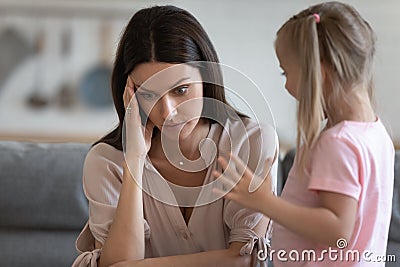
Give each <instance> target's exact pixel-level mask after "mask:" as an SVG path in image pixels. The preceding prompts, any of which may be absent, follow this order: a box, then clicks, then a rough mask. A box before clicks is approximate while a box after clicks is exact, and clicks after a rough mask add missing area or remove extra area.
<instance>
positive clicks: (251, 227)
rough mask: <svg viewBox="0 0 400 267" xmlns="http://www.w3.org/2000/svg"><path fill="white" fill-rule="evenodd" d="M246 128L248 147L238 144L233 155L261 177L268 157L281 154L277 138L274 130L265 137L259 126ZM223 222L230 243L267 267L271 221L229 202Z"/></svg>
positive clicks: (274, 171) (274, 180)
mask: <svg viewBox="0 0 400 267" xmlns="http://www.w3.org/2000/svg"><path fill="white" fill-rule="evenodd" d="M245 125H246V127H245V128H246V131H247V133H246V139H247V140H248V143H247V144H246V143H245V142H243V143H242V144H239V146H238V147H237V148H236V151H235V148H233V153H235V154H237V155H238V156H239V157H240V158H242V160H244V161H245V162H247V166H248V167H249V168H250V169H251V170H253V171H254V173H255V174H256V175H258V176H261V175H262V173H263V172H264V163H265V160H266V159H267V158H268V157H273V156H274V154H275V151H277V150H278V139H277V135H276V132H275V131H274V130H273V129H266V131H268V132H264V133H262V132H261V131H260V129H259V127H258V126H257V125H254V124H252V123H251V122H248V121H247V122H246V121H245ZM233 128H235V127H233ZM233 130H235V129H233ZM233 139H234V138H233ZM246 159H247V160H246ZM277 162H278V161H275V163H274V164H273V166H272V169H271V176H272V180H273V185H274V186H273V187H274V189H273V190H275V188H276V179H277V170H278V164H277ZM265 204H267V203H265ZM224 222H225V224H226V225H227V226H228V228H229V229H230V236H229V243H232V242H242V243H245V244H244V245H243V247H242V248H241V250H240V254H241V255H250V254H252V255H253V257H257V256H258V260H257V261H258V262H259V263H261V264H265V263H266V262H265V260H266V258H267V257H266V255H267V253H268V247H269V238H270V234H271V229H272V224H271V222H270V221H269V219H268V218H266V217H265V216H263V215H262V214H261V213H258V212H255V211H253V210H250V209H247V208H244V207H242V206H240V205H239V204H237V203H236V202H234V201H231V200H227V201H225V204H224ZM258 224H264V225H263V226H264V227H259V228H258V229H263V232H256V230H255V229H257V226H258ZM264 230H265V231H264ZM258 231H260V230H258ZM253 262H254V261H253Z"/></svg>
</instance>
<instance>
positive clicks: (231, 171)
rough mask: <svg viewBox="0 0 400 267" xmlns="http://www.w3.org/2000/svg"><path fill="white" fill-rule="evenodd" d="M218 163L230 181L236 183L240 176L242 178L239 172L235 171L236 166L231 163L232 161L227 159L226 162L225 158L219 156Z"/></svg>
mask: <svg viewBox="0 0 400 267" xmlns="http://www.w3.org/2000/svg"><path fill="white" fill-rule="evenodd" d="M218 163H219V164H220V165H221V167H222V169H223V170H224V176H227V177H229V178H230V180H231V181H233V182H235V183H237V182H238V181H239V180H240V178H242V175H241V173H238V172H237V170H236V167H235V165H234V164H233V161H229V163H228V162H227V161H226V159H225V158H223V157H219V158H218Z"/></svg>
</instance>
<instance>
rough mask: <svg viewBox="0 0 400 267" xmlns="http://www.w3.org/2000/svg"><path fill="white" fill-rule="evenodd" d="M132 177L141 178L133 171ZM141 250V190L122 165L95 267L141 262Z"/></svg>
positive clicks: (142, 245) (142, 233) (143, 246)
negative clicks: (110, 218) (115, 201)
mask: <svg viewBox="0 0 400 267" xmlns="http://www.w3.org/2000/svg"><path fill="white" fill-rule="evenodd" d="M138 165H139V167H138V168H137V170H140V169H141V168H140V165H141V164H138ZM132 175H133V176H136V177H139V176H140V177H141V171H136V172H135V173H133V174H132ZM139 180H140V179H139ZM96 246H97V247H98V246H99V244H98V243H97V245H96ZM144 249H145V244H144V223H143V200H142V190H141V188H140V186H138V184H137V183H136V180H135V179H133V177H132V176H131V173H130V172H129V169H128V167H127V166H126V164H124V168H123V182H122V188H121V193H120V196H119V200H118V206H117V209H116V212H115V217H114V220H113V223H112V225H111V227H110V231H109V234H108V237H107V239H106V240H105V243H104V245H103V249H102V252H101V256H100V259H99V260H98V265H99V267H102V266H110V265H112V264H114V263H117V262H121V261H126V260H133V259H135V260H139V259H144Z"/></svg>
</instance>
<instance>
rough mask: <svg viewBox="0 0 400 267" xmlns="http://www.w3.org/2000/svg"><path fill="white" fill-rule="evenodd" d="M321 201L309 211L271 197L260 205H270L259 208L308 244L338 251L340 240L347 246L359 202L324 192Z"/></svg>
mask: <svg viewBox="0 0 400 267" xmlns="http://www.w3.org/2000/svg"><path fill="white" fill-rule="evenodd" d="M319 199H320V207H317V208H310V207H302V206H298V205H295V204H292V203H290V202H288V201H286V200H284V199H282V198H280V197H276V196H273V195H270V196H267V197H266V199H265V202H260V203H268V205H263V206H262V207H260V208H261V209H260V211H261V212H262V213H264V214H265V215H267V216H270V217H271V219H272V220H273V221H275V222H277V223H278V224H280V225H282V226H283V227H285V228H286V229H288V230H290V231H292V232H294V233H297V234H298V235H301V236H303V237H304V238H307V239H308V240H312V241H316V242H320V243H322V244H325V245H327V246H331V247H336V246H337V242H338V240H339V239H345V240H346V241H347V242H348V241H349V240H350V238H351V235H352V233H353V229H354V224H355V221H356V213H357V200H355V199H354V198H352V197H349V196H346V195H342V194H338V193H331V192H325V191H320V192H319ZM263 201H264V200H263Z"/></svg>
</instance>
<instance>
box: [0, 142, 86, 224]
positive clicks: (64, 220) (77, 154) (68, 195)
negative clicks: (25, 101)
mask: <svg viewBox="0 0 400 267" xmlns="http://www.w3.org/2000/svg"><path fill="white" fill-rule="evenodd" d="M89 148H90V145H89V144H77V143H58V144H43V143H41V144H39V143H22V142H0V151H1V154H0V168H1V173H0V214H1V216H0V227H9V228H10V227H12V228H30V229H71V230H72V229H74V230H77V229H80V228H82V226H83V225H84V222H85V221H86V219H87V214H88V210H87V209H88V208H87V200H86V198H85V196H84V194H83V190H82V167H83V162H84V158H85V156H86V153H87V151H88V150H89Z"/></svg>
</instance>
